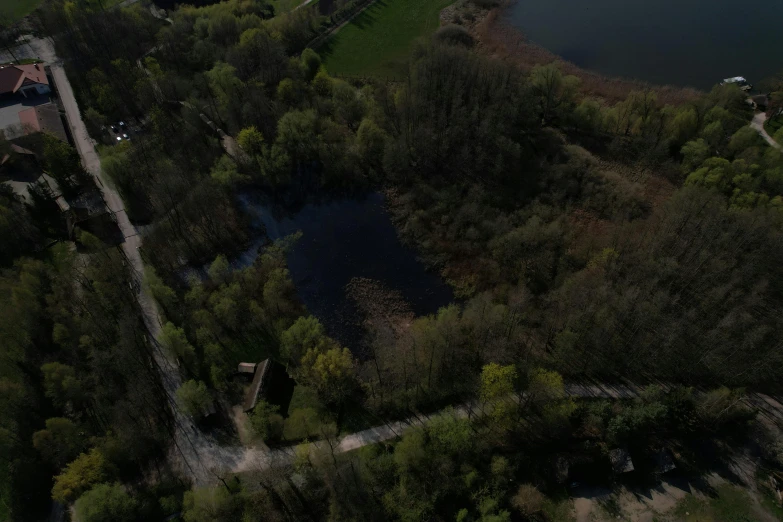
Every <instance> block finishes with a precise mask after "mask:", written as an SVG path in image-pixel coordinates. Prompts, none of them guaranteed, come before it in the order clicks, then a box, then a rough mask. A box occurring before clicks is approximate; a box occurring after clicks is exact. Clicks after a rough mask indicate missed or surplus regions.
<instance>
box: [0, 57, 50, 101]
mask: <svg viewBox="0 0 783 522" xmlns="http://www.w3.org/2000/svg"><path fill="white" fill-rule="evenodd" d="M50 91H51V89H50V88H49V79H48V78H47V77H46V71H44V66H43V64H41V63H33V64H30V65H14V64H10V63H7V64H3V65H0V95H3V94H18V93H21V94H22V95H23V96H24V97H25V98H27V96H28V95H36V94H47V93H49V92H50Z"/></svg>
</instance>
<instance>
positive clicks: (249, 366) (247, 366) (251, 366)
mask: <svg viewBox="0 0 783 522" xmlns="http://www.w3.org/2000/svg"><path fill="white" fill-rule="evenodd" d="M257 366H258V364H257V363H246V362H241V363H239V366H238V367H237V373H256V367H257Z"/></svg>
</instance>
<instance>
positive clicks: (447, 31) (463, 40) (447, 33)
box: [433, 24, 474, 48]
mask: <svg viewBox="0 0 783 522" xmlns="http://www.w3.org/2000/svg"><path fill="white" fill-rule="evenodd" d="M433 39H434V40H435V41H436V42H440V43H444V44H446V45H463V46H465V47H468V48H470V47H473V43H474V42H473V37H472V36H471V35H470V33H469V32H468V30H467V29H465V28H464V27H462V26H461V25H456V24H450V25H446V26H443V27H441V28H440V29H438V30H437V31H435V35H434V36H433Z"/></svg>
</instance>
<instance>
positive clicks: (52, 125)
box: [19, 103, 68, 141]
mask: <svg viewBox="0 0 783 522" xmlns="http://www.w3.org/2000/svg"><path fill="white" fill-rule="evenodd" d="M19 121H20V122H21V123H22V126H23V127H25V128H26V129H29V131H30V132H48V133H50V134H52V135H54V136H56V137H57V138H59V139H60V140H62V141H66V140H67V139H68V138H67V137H66V135H65V128H64V127H63V124H62V120H61V119H60V112H59V111H58V110H57V106H56V105H55V104H53V103H44V104H43V105H36V106H35V107H30V108H29V109H25V110H23V111H19Z"/></svg>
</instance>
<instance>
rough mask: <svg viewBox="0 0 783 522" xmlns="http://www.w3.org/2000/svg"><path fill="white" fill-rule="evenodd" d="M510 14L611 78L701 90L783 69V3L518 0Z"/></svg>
mask: <svg viewBox="0 0 783 522" xmlns="http://www.w3.org/2000/svg"><path fill="white" fill-rule="evenodd" d="M506 16H507V18H506V20H507V21H508V22H510V23H511V25H513V26H514V27H516V28H517V29H519V30H520V31H522V33H523V34H525V36H527V38H528V39H529V40H530V41H531V42H533V43H535V44H538V45H540V46H542V47H544V48H546V49H548V50H550V51H552V52H553V53H555V54H557V55H559V56H562V57H563V58H565V59H566V60H568V61H571V62H573V63H574V64H576V65H578V66H580V67H582V68H585V69H591V70H594V71H597V72H599V73H602V74H606V75H609V76H620V77H625V78H635V79H639V80H644V81H649V82H651V83H655V84H672V85H677V86H689V87H696V88H699V89H705V90H708V89H710V88H711V87H712V86H713V85H714V84H715V83H718V82H720V80H722V79H723V78H728V77H732V76H744V77H745V78H747V79H748V81H749V82H751V83H756V84H758V82H759V81H761V80H763V79H764V78H766V77H768V76H770V75H772V74H775V73H777V72H778V71H780V70H781V69H783V58H781V57H780V55H779V52H780V50H781V49H783V30H781V28H780V21H781V20H782V19H783V2H780V1H777V2H737V1H736V0H658V1H655V2H651V1H649V0H593V1H590V2H585V1H583V0H546V1H544V0H516V2H515V3H514V5H512V6H511V7H510V8H509V9H508V12H507V15H506Z"/></svg>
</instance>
